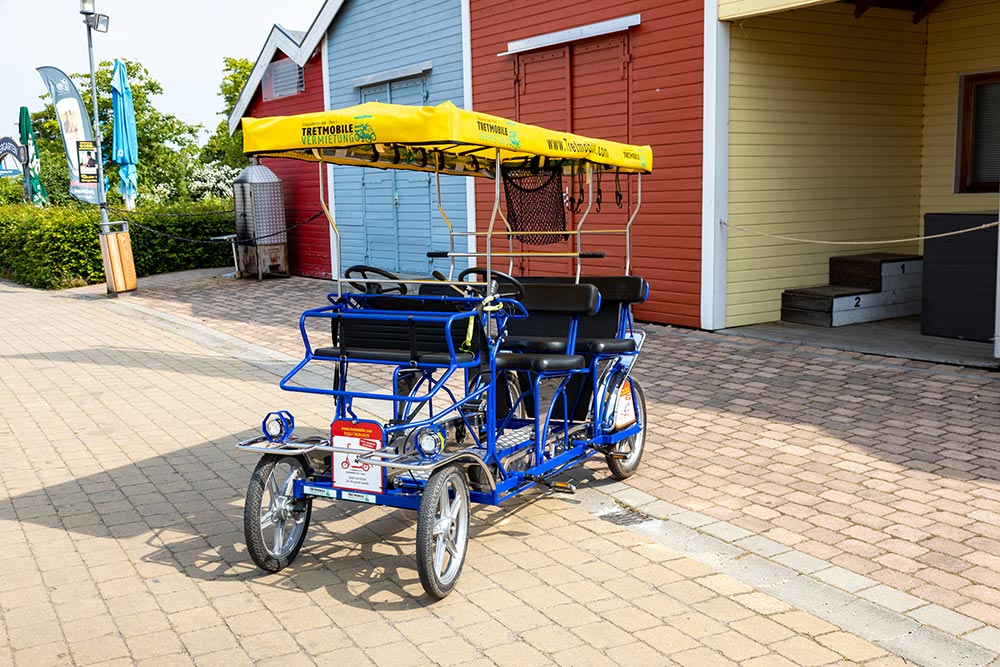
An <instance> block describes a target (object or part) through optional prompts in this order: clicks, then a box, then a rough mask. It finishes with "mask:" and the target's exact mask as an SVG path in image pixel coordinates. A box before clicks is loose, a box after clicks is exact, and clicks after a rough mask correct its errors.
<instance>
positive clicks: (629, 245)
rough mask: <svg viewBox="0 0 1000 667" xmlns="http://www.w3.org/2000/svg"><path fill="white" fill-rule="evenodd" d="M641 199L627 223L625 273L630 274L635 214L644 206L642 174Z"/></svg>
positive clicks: (640, 177)
mask: <svg viewBox="0 0 1000 667" xmlns="http://www.w3.org/2000/svg"><path fill="white" fill-rule="evenodd" d="M638 176H639V185H638V187H639V201H637V202H636V203H635V210H634V211H632V215H631V216H630V217H629V219H628V224H627V225H625V275H626V276H627V275H629V271H631V270H632V223H633V222H635V216H637V215H639V209H640V208H642V174H641V173H640V174H639V175H638Z"/></svg>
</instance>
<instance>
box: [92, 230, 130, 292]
mask: <svg viewBox="0 0 1000 667" xmlns="http://www.w3.org/2000/svg"><path fill="white" fill-rule="evenodd" d="M112 224H114V223H112ZM98 236H99V237H100V239H101V257H102V258H103V259H104V278H105V280H106V282H107V284H108V294H118V293H119V292H131V291H133V290H134V289H135V288H136V279H135V261H134V260H133V259H132V240H131V238H130V237H129V234H128V232H127V231H120V232H107V233H101V234H98Z"/></svg>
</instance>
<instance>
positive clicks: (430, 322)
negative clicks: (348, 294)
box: [313, 295, 480, 366]
mask: <svg viewBox="0 0 1000 667" xmlns="http://www.w3.org/2000/svg"><path fill="white" fill-rule="evenodd" d="M364 301H365V306H366V307H364V308H359V309H347V310H344V311H343V312H341V313H339V314H334V315H333V316H332V317H331V319H330V327H331V335H332V338H333V345H327V346H324V347H318V348H316V349H315V350H313V356H314V357H318V358H322V359H329V360H339V359H340V358H341V357H346V358H348V359H350V360H353V361H371V362H381V363H392V364H400V365H402V364H409V363H416V364H426V365H431V366H448V365H450V364H452V363H458V364H472V363H473V362H475V361H476V360H477V359H478V358H479V357H478V354H479V349H478V348H479V338H480V335H479V334H480V329H479V324H478V320H477V319H476V313H475V310H474V304H473V302H472V301H470V300H465V299H452V300H448V299H440V298H432V297H425V298H414V297H406V296H403V297H397V296H385V295H379V296H366V297H365V298H364ZM470 325H471V326H472V327H473V330H472V331H471V332H470V331H469V326H470Z"/></svg>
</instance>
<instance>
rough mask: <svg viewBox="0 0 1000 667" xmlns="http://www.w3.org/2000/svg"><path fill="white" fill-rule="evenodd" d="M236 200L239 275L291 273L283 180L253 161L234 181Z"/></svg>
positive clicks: (261, 277) (285, 274)
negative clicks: (289, 268) (289, 271)
mask: <svg viewBox="0 0 1000 667" xmlns="http://www.w3.org/2000/svg"><path fill="white" fill-rule="evenodd" d="M233 199H234V200H235V203H236V271H237V276H238V277H240V278H243V277H248V276H257V279H258V280H261V279H263V277H264V276H265V275H282V276H287V275H288V234H287V233H286V228H285V197H284V193H283V192H282V188H281V179H279V178H278V177H277V176H276V175H275V173H274V172H273V171H271V170H270V169H268V168H267V167H265V166H264V165H260V164H252V165H250V166H249V167H247V168H246V169H244V170H243V171H242V172H240V175H239V176H237V177H236V180H235V181H233Z"/></svg>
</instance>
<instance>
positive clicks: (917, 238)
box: [719, 220, 1000, 245]
mask: <svg viewBox="0 0 1000 667" xmlns="http://www.w3.org/2000/svg"><path fill="white" fill-rule="evenodd" d="M719 222H721V223H722V225H723V226H725V227H729V228H730V229H738V230H739V231H741V232H746V233H747V234H754V235H756V236H766V237H767V238H770V239H778V240H781V241H794V242H795V243H813V244H816V245H886V244H888V243H912V242H913V241H926V240H928V239H940V238H944V237H945V236H958V235H959V234H968V233H969V232H978V231H979V230H982V229H989V228H990V227H996V226H997V225H998V224H1000V220H994V221H993V222H987V223H984V224H982V225H979V226H977V227H969V228H968V229H959V230H956V231H953V232H943V233H941V234H930V235H928V236H914V237H911V238H908V239H888V240H885V241H819V240H817V239H801V238H796V237H794V236H781V235H780V234H768V233H767V232H761V231H758V230H756V229H750V228H747V227H740V226H739V225H732V224H730V223H729V222H728V221H726V220H720V221H719Z"/></svg>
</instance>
